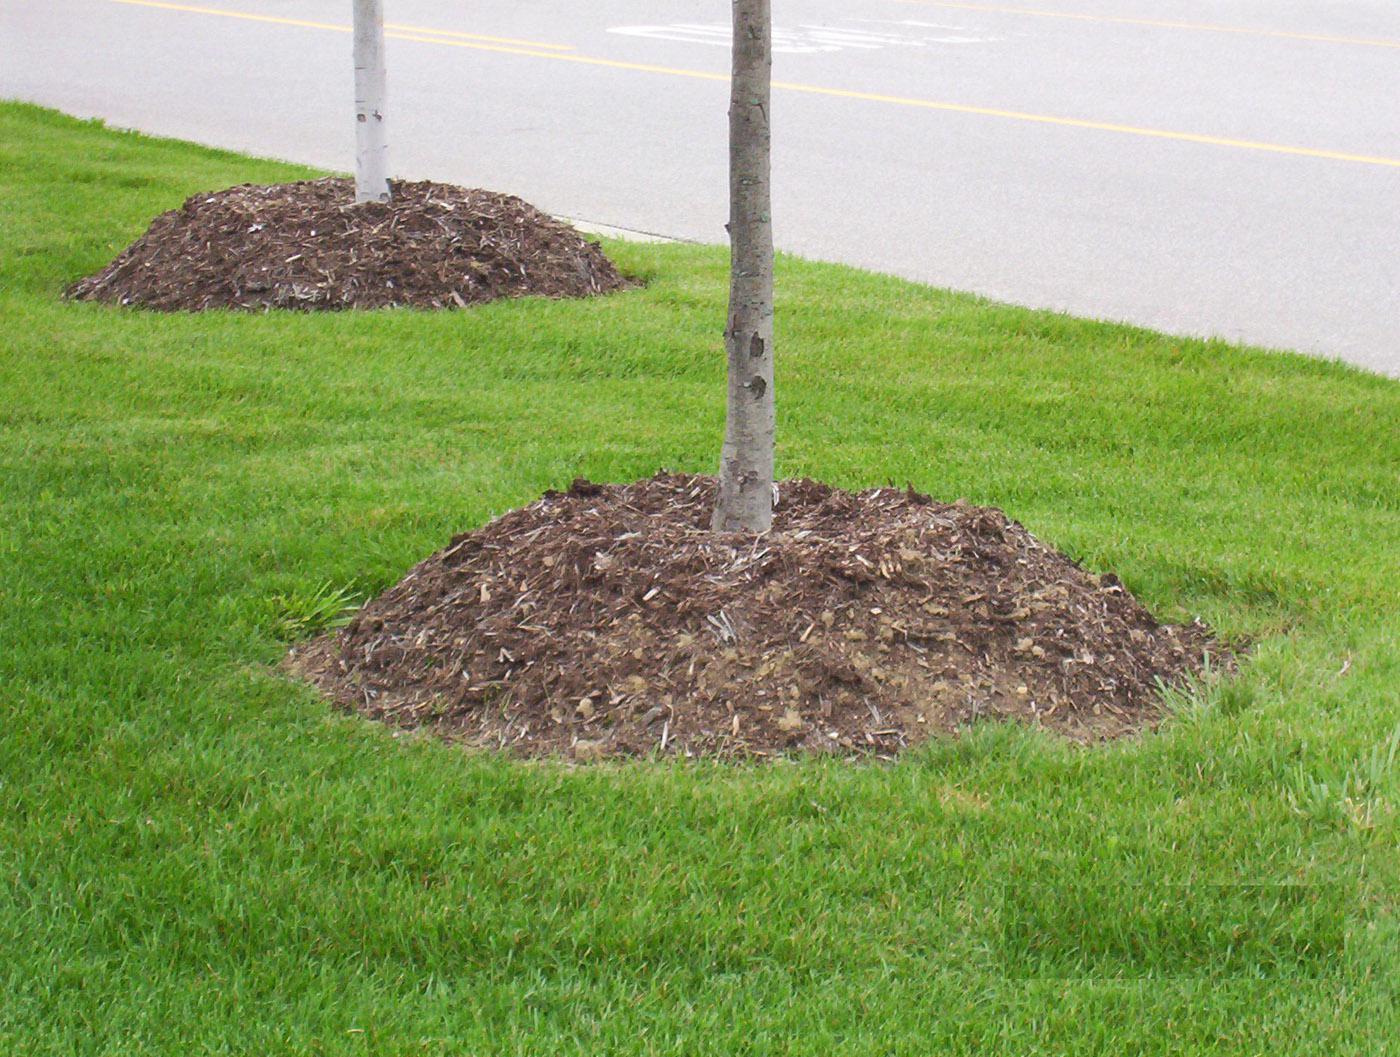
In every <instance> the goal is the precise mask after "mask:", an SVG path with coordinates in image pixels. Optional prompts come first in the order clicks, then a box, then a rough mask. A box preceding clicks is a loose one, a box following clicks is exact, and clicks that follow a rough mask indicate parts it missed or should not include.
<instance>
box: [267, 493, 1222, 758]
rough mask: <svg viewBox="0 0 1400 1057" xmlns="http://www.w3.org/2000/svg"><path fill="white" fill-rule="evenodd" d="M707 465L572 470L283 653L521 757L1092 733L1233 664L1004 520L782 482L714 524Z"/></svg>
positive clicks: (330, 683)
mask: <svg viewBox="0 0 1400 1057" xmlns="http://www.w3.org/2000/svg"><path fill="white" fill-rule="evenodd" d="M714 490H715V483H714V479H713V478H709V477H696V476H686V475H679V474H658V475H657V476H655V477H653V478H651V479H649V480H645V481H638V482H636V483H634V484H628V485H596V484H590V483H588V482H587V481H583V480H580V481H576V482H575V483H574V486H573V487H572V488H571V489H570V490H569V491H568V492H567V493H558V492H549V493H546V495H545V496H544V498H542V499H540V500H538V501H537V502H535V503H532V504H531V505H530V506H527V507H524V508H523V509H519V510H514V511H512V512H510V513H508V514H506V515H504V516H503V517H500V518H498V519H496V520H495V521H492V522H491V523H490V524H488V525H486V526H484V527H483V528H481V529H478V530H477V531H475V532H469V533H467V534H465V535H462V536H458V537H457V538H456V539H454V540H452V542H451V544H450V545H449V546H448V547H446V548H445V549H444V550H442V551H439V552H438V553H437V554H434V555H433V556H432V557H430V558H428V559H427V560H426V561H423V562H422V563H420V564H419V565H417V566H415V567H414V568H413V569H412V570H410V571H409V573H408V575H407V576H405V577H404V579H403V581H402V582H400V583H399V584H398V585H397V586H395V587H393V588H391V589H390V590H388V591H386V592H385V593H384V594H382V595H381V596H379V597H378V598H376V599H374V600H373V601H371V602H370V603H368V604H367V605H366V606H365V607H364V608H363V609H362V610H361V611H360V612H359V614H358V615H357V616H356V617H355V619H354V621H353V622H352V623H351V624H350V625H349V626H347V627H346V628H344V629H343V630H342V631H341V632H339V633H338V634H335V635H333V636H327V637H324V638H321V639H318V640H316V641H314V642H312V643H309V644H307V645H305V646H303V647H299V648H297V649H295V650H293V652H292V654H291V655H290V656H289V658H288V665H289V667H290V668H291V669H292V670H293V671H296V672H298V673H299V674H301V675H302V676H304V677H306V678H309V679H310V680H311V681H312V682H313V683H315V684H316V685H317V686H319V687H320V688H321V689H322V690H324V691H325V692H326V693H328V694H330V695H331V696H332V697H333V698H334V699H335V700H336V701H337V702H338V703H339V704H341V705H342V706H343V707H345V708H347V709H352V710H356V711H359V712H361V713H363V714H364V715H366V716H369V717H371V718H374V719H380V720H384V721H386V722H389V723H393V724H396V725H399V726H402V727H409V728H416V727H428V728H431V729H433V730H434V731H436V732H438V733H440V734H442V735H444V736H446V737H448V738H451V739H454V740H461V741H465V742H467V743H471V744H474V745H480V746H490V747H496V748H502V749H506V750H508V751H511V752H514V753H518V754H521V755H526V756H539V755H545V754H566V755H570V756H572V757H574V758H576V759H594V758H598V757H603V756H610V755H635V754H644V753H652V752H663V753H678V754H683V755H720V756H753V755H758V756H763V755H774V754H782V753H788V752H792V751H798V750H806V751H816V752H836V753H843V754H857V753H873V754H876V755H881V756H889V755H892V754H893V753H895V752H896V751H898V750H899V749H901V748H903V747H904V746H906V745H909V744H911V743H914V742H918V741H920V740H922V739H924V738H927V737H929V736H930V735H932V734H934V733H935V732H948V731H954V730H956V729H958V728H960V727H962V726H964V725H966V724H968V723H971V722H973V721H976V720H979V719H992V718H1012V719H1019V720H1024V721H1027V722H1030V723H1034V724H1037V725H1040V726H1043V727H1047V728H1051V729H1053V730H1056V731H1059V732H1061V733H1063V734H1066V735H1068V736H1069V737H1071V738H1074V739H1076V740H1080V741H1095V740H1100V739H1104V738H1110V737H1114V736H1117V735H1122V734H1127V733H1131V732H1133V731H1135V730H1138V729H1141V728H1143V727H1145V726H1150V725H1151V724H1152V723H1154V722H1155V721H1156V720H1157V719H1158V718H1160V716H1161V711H1162V705H1161V701H1160V693H1159V690H1160V687H1161V686H1162V685H1172V684H1178V683H1180V682H1181V681H1182V680H1184V679H1186V678H1187V677H1189V676H1190V675H1191V674H1193V673H1197V672H1200V671H1201V670H1202V668H1203V667H1204V665H1205V664H1206V663H1207V657H1208V655H1209V663H1210V664H1211V665H1212V666H1213V667H1217V666H1228V665H1229V663H1230V657H1229V654H1228V653H1227V652H1226V651H1225V650H1224V648H1223V647H1221V646H1219V645H1217V644H1216V642H1215V640H1214V639H1213V637H1212V635H1211V634H1210V632H1209V630H1208V629H1207V628H1205V627H1204V626H1203V625H1201V624H1199V623H1193V624H1188V625H1181V626H1172V625H1163V624H1159V623H1158V622H1157V621H1155V620H1154V619H1153V618H1152V615H1151V614H1150V613H1148V612H1147V610H1145V609H1144V608H1143V607H1142V606H1141V605H1139V604H1138V603H1137V602H1136V601H1135V600H1134V599H1133V597H1132V596H1131V595H1130V594H1129V593H1128V592H1127V590H1125V589H1124V587H1123V585H1122V584H1121V583H1120V582H1119V581H1118V579H1117V578H1116V577H1114V576H1112V575H1108V574H1106V575H1102V576H1100V575H1095V574H1093V573H1090V572H1088V571H1086V570H1085V569H1083V568H1081V567H1080V566H1079V565H1078V564H1076V563H1075V562H1074V561H1072V560H1070V559H1069V558H1067V557H1066V556H1064V555H1063V554H1061V553H1059V552H1058V551H1055V550H1053V549H1052V548H1050V547H1047V546H1046V545H1045V544H1043V543H1041V542H1040V541H1039V540H1037V539H1036V538H1035V537H1033V536H1032V535H1030V533H1028V532H1027V531H1026V530H1025V529H1024V528H1022V527H1021V526H1020V525H1019V524H1017V523H1016V522H1014V521H1011V520H1009V519H1008V518H1007V517H1006V516H1005V515H1004V514H1003V513H1001V511H999V510H996V509H992V508H986V507H976V506H970V505H967V504H964V503H957V504H953V505H945V504H941V503H935V502H933V501H932V500H930V499H929V498H928V497H927V496H923V495H920V494H918V493H916V492H913V491H905V490H900V489H895V488H877V489H873V490H870V491H866V492H861V493H859V494H852V493H850V492H844V491H840V490H838V489H834V488H830V487H828V486H826V485H823V484H818V483H816V482H814V481H809V480H798V481H788V482H784V483H783V484H782V485H781V486H780V489H779V495H780V501H779V505H778V507H777V510H776V512H775V518H774V529H773V531H772V532H770V533H768V534H766V535H763V536H757V537H755V536H745V535H742V534H734V535H729V534H717V533H712V532H710V531H708V528H707V524H708V520H709V515H710V509H711V503H712V501H713V497H714Z"/></svg>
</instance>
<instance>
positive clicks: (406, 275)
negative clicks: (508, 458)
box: [67, 179, 629, 311]
mask: <svg viewBox="0 0 1400 1057" xmlns="http://www.w3.org/2000/svg"><path fill="white" fill-rule="evenodd" d="M392 192H393V198H392V200H391V201H390V202H388V203H386V204H380V203H376V202H368V203H364V204H362V205H356V204H355V185H354V182H353V181H351V180H346V179H324V180H310V181H304V182H301V183H290V184H273V185H270V186H260V185H255V184H244V185H242V186H240V187H231V188H229V189H228V190H226V191H216V192H213V193H209V194H198V195H195V196H193V197H192V198H190V199H188V200H186V202H185V204H184V205H183V206H181V207H180V208H179V209H174V210H171V211H170V212H168V213H162V214H161V215H160V216H158V217H156V219H155V220H154V221H152V223H151V226H150V228H149V229H147V231H146V233H145V234H144V235H142V236H141V237H140V238H139V239H137V240H136V241H135V242H134V243H132V244H131V245H130V246H129V247H127V249H125V250H123V251H122V253H121V255H120V256H118V257H117V259H116V260H114V261H113V262H112V263H111V264H109V265H108V266H107V267H106V268H104V269H102V271H100V272H98V273H97V274H96V275H92V276H89V277H88V278H86V279H83V280H81V281H79V282H77V283H75V284H73V285H72V286H71V287H69V288H68V291H67V294H68V296H69V297H72V298H76V299H78V300H85V301H108V302H113V303H116V304H121V305H138V306H141V307H143V308H152V309H157V310H160V311H181V310H189V311H202V310H204V309H209V308H235V309H258V310H261V309H269V308H290V309H302V310H334V309H345V308H386V307H390V306H395V305H399V306H412V307H417V308H454V307H455V308H465V307H466V306H468V305H472V304H478V303H480V302H483V301H494V300H496V299H497V298H501V297H521V296H524V295H529V294H534V295H541V296H545V297H587V296H589V295H592V294H601V293H608V292H610V291H613V290H620V289H623V288H624V287H626V286H628V285H629V283H628V281H627V280H626V279H624V278H623V276H622V275H621V274H620V273H619V272H618V270H617V268H616V267H614V265H613V263H612V262H611V261H610V260H608V258H607V257H605V256H604V255H603V251H602V250H601V249H600V248H599V246H598V244H597V243H596V242H589V241H587V240H585V239H584V238H583V237H582V236H581V235H579V233H578V232H576V231H575V230H574V229H573V228H571V227H569V225H567V224H564V223H561V222H560V221H557V220H555V219H553V218H552V217H550V216H547V215H546V214H544V213H541V212H540V211H539V210H538V209H536V208H535V207H534V206H532V205H530V204H529V203H528V202H524V201H522V200H521V199H519V198H515V197H513V196H512V195H505V194H496V193H495V192H492V191H480V190H468V189H466V188H462V187H453V186H451V185H450V184H440V183H431V182H428V181H423V182H419V183H405V182H395V183H394V184H393V185H392Z"/></svg>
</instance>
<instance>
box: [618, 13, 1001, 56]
mask: <svg viewBox="0 0 1400 1057" xmlns="http://www.w3.org/2000/svg"><path fill="white" fill-rule="evenodd" d="M846 21H848V22H867V23H869V22H875V21H877V20H876V19H847V20H846ZM885 24H886V25H894V26H905V25H907V26H913V27H916V28H932V29H959V28H961V27H957V26H936V25H934V24H933V23H931V22H916V21H914V20H912V19H906V20H903V21H899V22H895V21H887V22H885ZM608 32H609V33H617V34H619V35H621V36H624V37H645V38H648V39H650V40H674V41H678V42H680V43H682V44H708V45H711V46H713V47H717V48H728V47H729V43H730V28H729V26H728V25H727V24H725V23H700V22H677V23H673V24H671V25H665V26H613V27H611V28H610V29H609V30H608ZM997 39H998V38H996V37H969V36H962V35H957V36H930V35H928V34H918V35H913V34H909V33H885V32H878V31H872V30H864V29H845V28H842V27H840V26H820V25H801V26H798V27H796V28H794V29H784V28H782V27H774V29H773V51H774V53H775V54H780V55H815V54H818V53H821V52H832V51H847V50H858V51H879V50H881V49H883V48H925V47H928V46H929V45H930V44H984V43H988V42H990V41H994V40H997Z"/></svg>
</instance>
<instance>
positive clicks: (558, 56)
mask: <svg viewBox="0 0 1400 1057" xmlns="http://www.w3.org/2000/svg"><path fill="white" fill-rule="evenodd" d="M111 2H112V3H118V4H134V5H137V6H141V7H162V8H170V9H172V10H176V11H192V12H197V13H207V14H215V15H224V16H228V17H232V18H253V19H256V20H258V21H270V22H279V23H287V24H290V25H296V26H304V27H308V28H311V29H333V30H338V31H347V30H348V29H349V27H348V26H337V25H332V24H329V23H318V22H301V21H296V20H291V19H282V18H274V17H272V16H263V15H243V14H236V13H233V12H229V11H225V10H220V9H217V8H195V7H189V6H185V5H177V4H171V3H165V2H163V0H111ZM388 35H389V36H392V37H394V38H395V39H396V40H408V41H415V42H417V43H421V44H439V45H445V46H447V47H453V48H470V49H471V50H473V51H490V52H499V53H502V54H506V55H523V56H525V57H527V58H531V59H555V60H558V61H560V62H576V63H581V64H583V65H586V66H602V67H606V68H608V69H614V70H633V71H636V72H640V73H657V74H664V75H666V76H669V77H687V78H691V79H693V80H701V81H724V82H728V80H729V75H728V74H727V73H713V72H710V71H708V70H690V69H686V68H684V67H680V66H658V65H655V64H653V63H646V62H623V61H621V60H618V59H599V58H594V57H592V56H589V55H572V54H567V53H563V52H558V51H538V50H533V49H531V48H517V47H510V46H506V45H497V44H478V43H475V42H472V41H465V40H452V39H447V38H444V37H440V36H418V35H414V34H410V33H392V34H388ZM773 87H774V88H775V89H778V90H780V91H787V92H802V93H804V94H807V95H824V96H831V97H834V98H837V99H856V100H861V101H863V102H868V103H884V104H886V105H890V106H905V107H914V108H917V109H920V110H940V111H945V112H947V113H954V114H975V115H977V116H980V117H996V118H1003V119H1006V120H1010V121H1025V122H1030V123H1032V124H1038V125H1059V126H1061V127H1064V128H1082V129H1092V130H1094V131H1098V132H1117V133H1121V134H1123V135H1129V136H1143V137H1146V138H1149V139H1164V140H1175V141H1177V142H1180V143H1199V144H1204V145H1207V146H1211V147H1230V148H1233V149H1236V150H1252V151H1262V152H1264V153H1267V154H1289V155H1294V156H1296V157H1303V158H1322V159H1326V160H1328V161H1342V162H1354V163H1357V164H1360V165H1379V166H1383V167H1385V168H1390V169H1400V158H1387V157H1381V156H1378V155H1372V154H1352V153H1348V152H1346V151H1335V150H1320V149H1317V148H1313V147H1294V146H1290V145H1288V144H1283V143H1266V142H1263V141H1261V140H1249V139H1231V138H1229V137H1227V136H1209V135H1204V134H1201V133H1196V132H1176V131H1172V130H1170V129H1160V128H1146V127H1143V126H1139V125H1121V124H1117V123H1114V122H1110V121H1090V120H1087V119H1084V118H1074V117H1058V116H1055V115H1053V114H1033V113H1029V112H1026V111H1023V110H1004V109H1001V108H999V107H987V106H971V105H969V104H966V103H947V102H941V101H939V100H935V99H917V98H912V97H909V96H900V95H884V94H882V93H879V92H858V91H851V90H848V89H845V88H826V87H823V86H822V85H815V84H801V83H799V82H795V81H774V82H773Z"/></svg>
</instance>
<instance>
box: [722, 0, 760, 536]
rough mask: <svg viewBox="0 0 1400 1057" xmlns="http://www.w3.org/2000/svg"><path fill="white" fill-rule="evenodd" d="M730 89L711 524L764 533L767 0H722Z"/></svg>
mask: <svg viewBox="0 0 1400 1057" xmlns="http://www.w3.org/2000/svg"><path fill="white" fill-rule="evenodd" d="M731 2H732V4H733V9H734V10H733V14H734V76H733V79H732V81H731V82H730V88H729V225H728V227H729V320H728V326H727V327H726V328H725V332H724V347H725V352H726V354H727V355H728V359H729V397H728V407H727V412H726V419H725V429H724V447H723V449H722V451H721V453H720V470H719V496H718V498H717V500H716V502H715V512H714V517H713V518H712V519H711V522H710V525H711V528H713V529H714V530H715V531H717V532H767V531H768V529H769V528H770V527H771V526H772V523H773V436H774V427H775V417H774V408H773V219H772V215H771V211H770V209H771V206H770V201H771V192H770V179H769V175H770V170H771V163H770V130H769V123H768V114H769V106H768V104H769V99H770V96H771V80H772V67H773V24H772V23H773V18H772V9H771V2H770V0H731Z"/></svg>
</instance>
